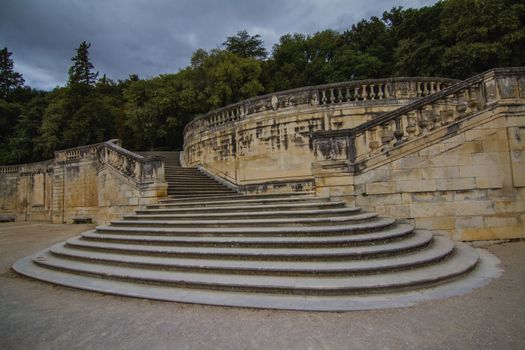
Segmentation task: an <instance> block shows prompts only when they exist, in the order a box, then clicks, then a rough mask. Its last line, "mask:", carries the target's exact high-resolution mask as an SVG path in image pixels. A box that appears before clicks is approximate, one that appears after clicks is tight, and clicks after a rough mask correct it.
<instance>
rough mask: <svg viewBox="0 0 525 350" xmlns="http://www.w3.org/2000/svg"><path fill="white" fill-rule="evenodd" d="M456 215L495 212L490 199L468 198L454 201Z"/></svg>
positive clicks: (476, 214)
mask: <svg viewBox="0 0 525 350" xmlns="http://www.w3.org/2000/svg"><path fill="white" fill-rule="evenodd" d="M453 206H454V207H455V212H456V215H459V216H470V215H472V216H479V215H487V214H494V213H496V210H495V207H494V202H493V201H490V200H480V201H476V200H470V201H458V202H454V205H453Z"/></svg>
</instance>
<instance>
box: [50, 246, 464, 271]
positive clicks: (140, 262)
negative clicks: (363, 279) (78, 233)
mask: <svg viewBox="0 0 525 350" xmlns="http://www.w3.org/2000/svg"><path fill="white" fill-rule="evenodd" d="M453 249H454V243H453V242H452V241H450V240H448V239H444V238H442V237H436V238H435V239H434V243H433V244H432V246H431V248H428V249H423V250H419V251H415V252H413V253H408V254H405V255H400V256H395V257H386V258H371V259H366V260H350V261H300V262H297V261H253V260H216V259H204V258H202V259H184V258H172V257H169V258H168V257H151V256H140V255H122V254H112V253H100V252H93V251H85V250H78V249H71V248H68V247H65V246H64V245H63V244H57V245H55V246H53V247H51V248H50V252H51V253H52V254H54V255H57V256H59V257H61V258H66V259H67V258H70V259H76V260H83V261H87V262H94V263H98V264H101V263H102V264H103V263H109V264H114V265H128V266H130V267H134V268H149V269H161V270H180V271H194V272H216V273H234V274H263V275H291V276H294V275H312V274H315V275H319V274H323V275H328V274H330V275H332V274H339V275H340V274H345V275H355V274H372V273H377V272H378V271H386V270H390V271H393V270H401V269H407V268H415V267H419V266H422V265H426V264H430V263H437V262H439V261H440V260H443V259H445V258H447V257H449V255H450V254H451V253H452V251H453Z"/></svg>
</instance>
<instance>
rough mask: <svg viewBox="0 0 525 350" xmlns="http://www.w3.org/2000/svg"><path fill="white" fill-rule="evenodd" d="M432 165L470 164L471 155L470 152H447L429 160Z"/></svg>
mask: <svg viewBox="0 0 525 350" xmlns="http://www.w3.org/2000/svg"><path fill="white" fill-rule="evenodd" d="M430 161H431V166H432V167H441V166H457V165H465V166H466V165H472V156H471V154H470V153H459V152H447V153H445V154H442V155H440V156H437V157H434V158H432V159H431V160H430Z"/></svg>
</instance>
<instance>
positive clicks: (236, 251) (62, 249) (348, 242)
mask: <svg viewBox="0 0 525 350" xmlns="http://www.w3.org/2000/svg"><path fill="white" fill-rule="evenodd" d="M167 169H168V170H167V174H170V176H173V177H170V180H169V181H170V184H171V185H172V186H174V187H172V189H173V191H172V192H171V194H172V195H171V198H168V199H166V200H162V201H161V202H160V203H159V204H156V205H148V206H146V207H145V208H143V209H141V210H137V211H136V213H135V214H134V215H129V216H125V217H124V218H123V219H122V220H117V221H113V222H112V223H111V225H108V226H100V227H97V228H96V229H95V230H93V231H89V232H86V233H83V234H82V235H80V236H78V237H74V238H71V239H68V240H67V241H65V242H62V243H59V244H56V245H54V246H52V247H51V248H49V249H46V250H44V251H41V252H39V253H37V254H35V255H34V256H30V257H27V258H25V259H22V260H20V261H18V262H17V263H16V264H15V265H14V266H13V268H14V269H15V270H16V271H17V272H19V273H21V274H23V275H26V276H30V277H33V278H36V279H40V280H44V281H48V282H52V283H56V284H60V285H64V286H70V287H75V288H81V289H88V290H94V291H100V292H104V293H111V294H118V295H125V296H133V297H141V298H149V299H158V300H170V301H179V302H187V303H202V304H212V305H226V306H243V307H260V308H278V309H295V310H324V311H327V310H352V309H367V308H368V309H369V308H377V307H384V306H399V305H400V304H399V303H400V300H406V298H407V294H403V293H412V294H409V295H411V297H409V299H410V298H412V299H410V300H413V299H414V298H416V299H417V298H418V295H420V294H421V293H423V291H425V290H428V288H429V287H433V286H435V285H437V284H443V283H448V282H451V283H454V281H456V280H457V279H458V278H459V277H466V276H468V273H469V272H470V271H471V270H473V269H474V268H475V267H476V265H477V264H478V260H479V255H478V253H477V251H476V250H474V249H472V248H471V247H470V246H468V245H466V244H463V243H454V242H452V241H450V240H449V239H447V238H445V237H433V236H432V234H430V233H429V232H427V231H421V230H415V229H414V227H413V226H411V225H409V224H403V223H398V222H396V221H395V220H393V219H390V218H381V217H378V216H377V215H376V214H375V213H368V212H364V211H362V210H361V209H360V208H356V207H351V206H348V205H347V204H346V203H345V202H344V201H341V200H330V199H329V198H318V197H315V196H314V195H313V194H311V193H295V194H274V195H244V196H241V195H238V194H236V193H228V192H226V191H224V192H222V190H221V189H217V190H209V189H208V187H207V186H208V181H207V180H206V179H205V178H204V177H201V176H196V175H198V174H197V173H196V172H195V169H185V168H180V166H179V165H178V164H175V163H171V164H170V165H167ZM167 176H168V175H167ZM180 183H184V185H181V186H179V184H180ZM204 184H205V185H204ZM201 188H202V189H204V188H206V190H202V192H201V191H200V189H201ZM185 189H188V190H187V191H184V190H185ZM407 291H408V292H407Z"/></svg>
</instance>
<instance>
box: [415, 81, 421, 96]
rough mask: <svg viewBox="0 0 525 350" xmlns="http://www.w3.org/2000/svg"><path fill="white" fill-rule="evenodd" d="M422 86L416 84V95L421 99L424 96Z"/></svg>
mask: <svg viewBox="0 0 525 350" xmlns="http://www.w3.org/2000/svg"><path fill="white" fill-rule="evenodd" d="M420 84H421V83H419V82H416V85H417V91H416V95H417V97H421V94H422V92H421V86H420Z"/></svg>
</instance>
